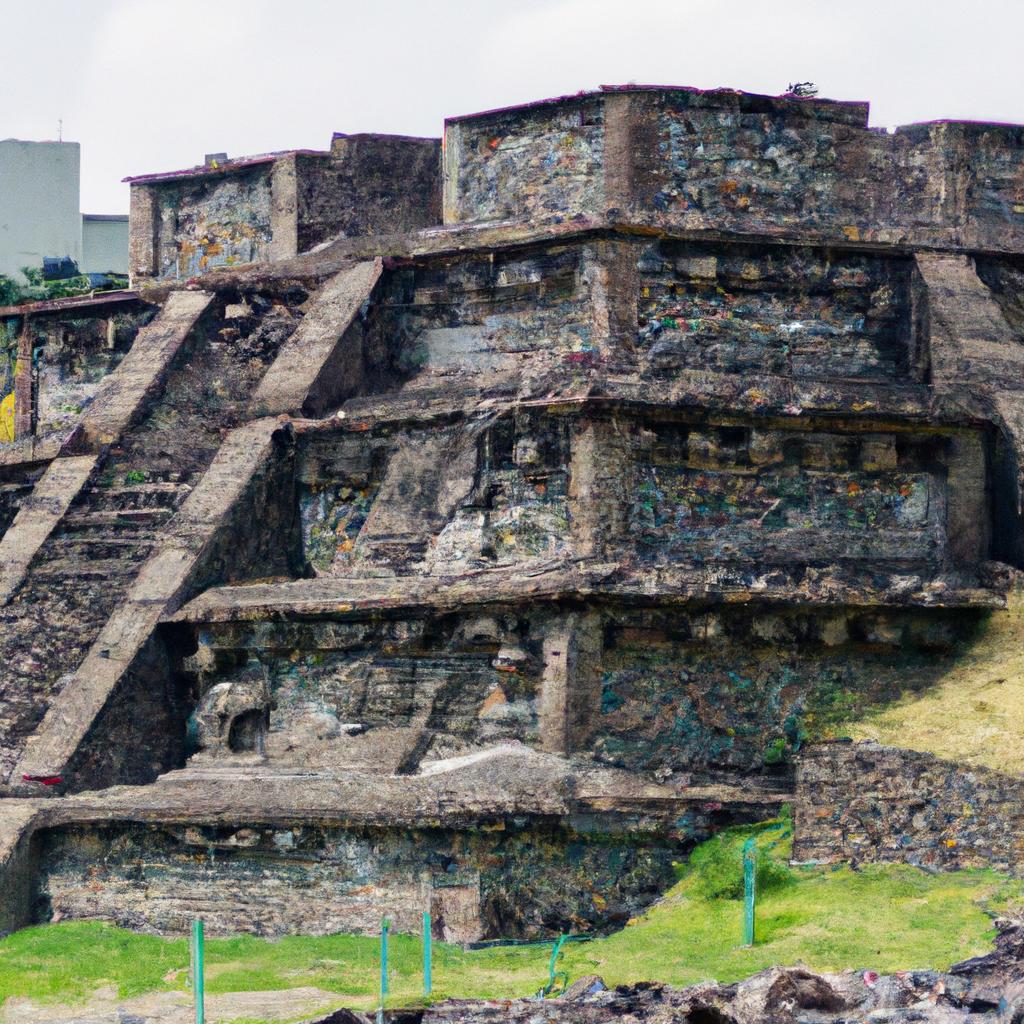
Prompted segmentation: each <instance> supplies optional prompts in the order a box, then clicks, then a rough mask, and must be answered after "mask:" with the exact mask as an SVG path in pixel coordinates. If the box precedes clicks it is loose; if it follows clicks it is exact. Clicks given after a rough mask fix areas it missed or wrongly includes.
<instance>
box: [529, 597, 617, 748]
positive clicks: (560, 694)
mask: <svg viewBox="0 0 1024 1024" xmlns="http://www.w3.org/2000/svg"><path fill="white" fill-rule="evenodd" d="M601 647H602V637H601V620H600V617H599V616H598V615H597V614H596V613H594V612H570V613H568V614H566V615H562V616H559V617H558V618H557V619H555V620H554V621H552V623H551V625H550V626H549V627H548V630H547V633H546V635H545V637H544V645H543V658H544V664H543V669H542V672H541V684H540V741H541V749H543V750H546V751H548V752H549V753H552V754H571V753H573V752H574V751H578V750H585V749H586V747H587V746H588V744H589V743H590V737H591V735H592V734H593V730H594V722H595V721H596V718H597V715H598V714H599V712H600V709H601Z"/></svg>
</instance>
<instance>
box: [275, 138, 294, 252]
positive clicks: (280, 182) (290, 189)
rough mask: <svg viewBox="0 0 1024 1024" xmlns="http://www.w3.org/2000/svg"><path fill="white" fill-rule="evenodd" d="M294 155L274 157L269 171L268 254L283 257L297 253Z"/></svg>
mask: <svg viewBox="0 0 1024 1024" xmlns="http://www.w3.org/2000/svg"><path fill="white" fill-rule="evenodd" d="M298 159H299V158H298V157H297V156H296V154H294V153H291V154H290V155H288V156H283V157H279V158H278V159H277V160H275V161H274V168H273V170H272V171H271V173H270V258H271V260H287V259H290V258H291V257H293V256H297V255H298V253H299V193H298V177H299V167H298Z"/></svg>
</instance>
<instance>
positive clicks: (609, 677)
mask: <svg viewBox="0 0 1024 1024" xmlns="http://www.w3.org/2000/svg"><path fill="white" fill-rule="evenodd" d="M974 620H975V617H974V616H972V615H970V614H965V613H963V612H959V613H949V612H936V611H928V612H923V611H922V612H895V611H890V612H879V611H877V610H871V609H865V610H862V611H860V612H854V611H849V610H838V609H837V610H821V611H818V612H811V611H797V610H790V611H784V610H770V609H764V608H761V609H754V608H749V609H739V608H735V609H728V608H722V609H717V610H706V609H705V610H692V611H684V610H681V609H680V610H675V611H668V610H662V611H654V610H650V611H642V610H629V609H625V608H619V609H613V608H604V609H592V610H591V611H590V612H589V613H588V615H587V616H576V617H574V616H572V615H565V614H559V613H557V612H555V611H554V610H553V609H550V610H548V609H544V608H543V607H541V608H535V609H534V608H530V607H525V606H520V607H514V606H511V605H509V604H506V605H505V606H503V607H491V608H484V609H479V610H476V611H473V610H468V611H465V612H463V613H461V614H453V615H442V614H430V613H429V612H426V611H421V612H420V613H419V614H412V613H408V612H407V613H406V614H404V615H399V614H393V615H390V616H388V617H387V618H384V619H381V618H379V617H377V616H375V615H373V614H372V613H370V614H365V615H364V616H359V617H352V616H350V617H349V619H348V621H345V622H338V621H333V622H332V621H320V622H292V623H285V622H270V621H265V622H254V623H243V622H236V623H224V624H217V625H210V624H208V625H206V626H205V627H204V628H203V630H202V631H201V633H198V632H197V633H196V634H194V636H195V639H194V641H193V642H194V644H195V646H194V647H193V648H191V649H192V651H193V652H194V653H190V654H187V655H184V656H182V657H181V659H180V661H179V663H178V665H177V678H178V679H179V680H180V689H181V692H188V693H192V694H194V695H195V696H194V697H193V698H192V700H193V701H194V702H195V704H194V707H195V710H194V712H193V718H192V724H191V730H192V737H193V739H192V742H193V749H195V746H196V745H198V746H199V747H200V748H201V754H202V758H201V759H202V760H203V761H204V763H211V762H213V763H217V762H222V763H233V762H236V761H237V758H238V756H240V755H248V754H250V753H258V754H259V755H260V757H261V758H262V759H265V761H266V763H268V764H271V765H274V764H276V765H289V764H290V765H303V766H313V765H316V766H320V767H322V768H324V769H329V770H336V769H338V768H353V769H358V770H367V771H370V770H379V771H384V772H406V773H407V772H415V771H417V770H419V769H420V768H421V767H422V766H425V765H428V764H431V763H433V762H436V761H438V760H441V759H445V758H449V757H453V756H458V755H462V754H468V753H472V752H473V751H474V750H480V749H483V748H486V747H488V746H493V745H494V744H498V743H504V742H509V741H519V742H523V743H526V744H528V745H530V746H533V747H536V748H539V749H543V750H555V751H559V752H564V753H573V752H576V753H584V754H587V755H589V756H593V757H595V758H596V759H597V760H598V761H599V762H601V763H603V764H608V765H612V766H615V767H620V768H626V769H630V770H634V771H642V772H648V773H649V772H654V773H659V774H661V775H665V776H667V775H672V774H675V773H681V774H685V773H693V774H694V775H696V776H700V775H701V774H702V773H706V772H715V771H744V772H747V771H752V770H760V769H764V768H766V767H767V768H769V769H771V770H775V769H776V768H778V769H779V770H783V769H784V767H785V765H786V763H787V762H788V761H789V760H790V759H791V758H792V757H793V755H794V753H795V752H797V751H799V750H800V748H801V747H802V745H803V744H804V742H805V741H806V739H807V737H808V736H809V735H819V734H821V733H822V732H823V731H825V730H827V729H828V728H830V727H831V724H832V723H833V722H834V721H835V720H837V719H841V718H842V717H843V716H844V715H850V714H854V713H856V712H857V711H859V710H860V709H862V708H866V707H870V706H871V705H872V704H875V703H878V702H884V701H887V700H892V699H895V698H896V697H897V696H899V695H900V694H903V693H906V692H915V691H922V690H925V689H927V688H928V687H929V686H931V685H933V684H934V683H935V681H936V680H937V679H938V678H940V677H941V675H942V674H943V673H944V672H945V671H947V670H948V667H949V665H950V664H951V662H952V660H953V659H954V658H955V657H956V656H957V653H958V650H959V644H960V643H961V642H962V641H968V640H969V639H970V635H971V629H972V625H973V623H974ZM188 649H189V647H188V646H187V645H183V647H182V650H183V651H184V650H188ZM563 655H564V656H566V657H567V658H568V664H566V658H563ZM248 710H252V711H260V712H262V713H265V714H266V719H265V723H266V724H265V734H264V736H263V737H262V739H261V741H260V742H259V743H243V742H238V743H232V741H231V738H230V736H228V734H227V732H226V731H225V729H224V728H223V727H222V725H221V724H219V723H221V722H223V721H227V720H228V719H230V718H231V717H232V716H236V715H240V714H242V713H244V712H246V711H248Z"/></svg>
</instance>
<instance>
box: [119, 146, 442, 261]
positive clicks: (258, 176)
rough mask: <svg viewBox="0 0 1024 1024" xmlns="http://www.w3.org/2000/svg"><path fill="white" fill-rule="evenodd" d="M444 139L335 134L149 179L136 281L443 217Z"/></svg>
mask: <svg viewBox="0 0 1024 1024" xmlns="http://www.w3.org/2000/svg"><path fill="white" fill-rule="evenodd" d="M440 173H441V170H440V140H439V139H415V138H407V137H405V136H397V135H370V134H366V135H352V136H348V135H340V134H339V135H335V136H334V138H333V140H332V143H331V149H330V150H329V151H326V152H323V151H318V150H296V151H289V152H282V153H274V154H267V155H265V156H258V157H251V158H242V159H239V160H227V161H222V162H221V163H219V164H217V163H213V162H211V163H210V164H209V165H206V166H203V167H195V168H191V169H189V170H184V171H178V172H171V173H168V174H154V175H143V176H141V177H137V178H131V179H128V180H129V181H130V182H131V185H132V190H131V214H130V225H129V228H130V230H129V263H130V272H131V275H132V278H133V280H136V281H138V280H144V279H146V278H160V279H177V280H188V279H190V278H192V277H197V276H199V275H201V274H203V273H205V272H206V271H208V270H212V269H214V268H215V267H224V266H233V265H235V264H243V263H259V262H264V261H267V260H279V259H287V258H289V257H293V256H295V255H296V254H298V253H300V252H307V251H308V250H310V249H312V248H315V247H316V246H317V245H319V244H320V243H321V242H324V241H326V240H328V239H330V238H335V237H337V236H341V237H348V236H364V235H382V234H383V235H388V234H397V233H401V232H408V231H413V230H416V229H418V228H424V227H429V226H431V225H434V224H438V223H439V222H440V219H441V185H440Z"/></svg>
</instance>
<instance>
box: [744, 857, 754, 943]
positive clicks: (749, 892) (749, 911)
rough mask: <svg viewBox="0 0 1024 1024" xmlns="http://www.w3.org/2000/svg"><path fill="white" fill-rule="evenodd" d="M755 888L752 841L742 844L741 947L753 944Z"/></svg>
mask: <svg viewBox="0 0 1024 1024" xmlns="http://www.w3.org/2000/svg"><path fill="white" fill-rule="evenodd" d="M756 888H757V851H756V844H755V843H754V840H753V839H748V840H747V841H746V842H745V843H744V844H743V945H745V946H752V945H753V944H754V902H755V900H756V897H757V894H756Z"/></svg>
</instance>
